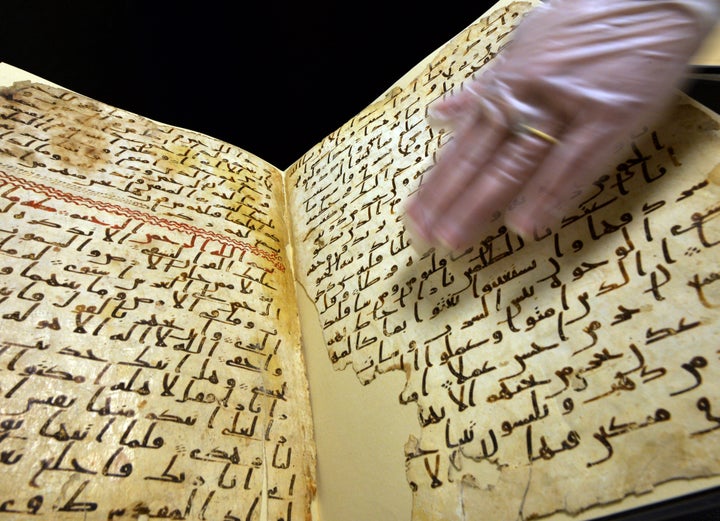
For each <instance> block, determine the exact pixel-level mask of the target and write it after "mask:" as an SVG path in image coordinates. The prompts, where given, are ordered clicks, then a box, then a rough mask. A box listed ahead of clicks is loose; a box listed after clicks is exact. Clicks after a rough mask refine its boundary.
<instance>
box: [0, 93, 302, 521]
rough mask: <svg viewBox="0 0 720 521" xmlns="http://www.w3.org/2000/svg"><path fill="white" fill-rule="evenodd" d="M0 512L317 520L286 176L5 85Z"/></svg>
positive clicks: (92, 108)
mask: <svg viewBox="0 0 720 521" xmlns="http://www.w3.org/2000/svg"><path fill="white" fill-rule="evenodd" d="M1 94H2V99H1V102H2V103H1V106H0V123H1V125H2V148H1V149H0V214H1V215H2V218H1V225H0V262H1V263H2V264H1V265H0V324H1V325H2V335H1V338H0V467H2V476H3V479H2V480H0V518H2V519H5V518H7V519H30V518H32V519H37V518H42V519H52V520H56V519H59V520H70V519H83V520H86V519H102V520H106V519H141V520H142V519H223V520H225V521H230V520H242V521H250V520H259V519H271V520H280V519H283V520H285V521H289V520H290V519H293V520H302V519H308V518H309V512H310V510H309V504H310V501H311V500H312V498H313V494H314V489H315V477H314V468H315V453H314V445H313V433H312V423H311V414H310V408H309V399H308V388H307V382H306V378H305V374H304V361H303V357H302V352H301V348H300V338H299V336H300V332H299V322H298V320H297V311H296V306H295V295H294V285H293V280H292V275H291V269H290V268H291V266H290V263H289V261H288V260H287V258H286V257H285V254H284V252H285V249H284V244H285V242H286V239H287V237H286V236H287V231H286V225H285V222H284V210H283V195H282V176H281V172H280V171H278V170H277V169H276V168H274V167H272V166H271V165H269V164H266V163H265V162H263V161H262V160H260V159H258V158H256V157H254V156H252V155H250V154H247V153H246V152H244V151H242V150H240V149H237V148H235V147H232V146H230V145H228V144H226V143H223V142H220V141H216V140H213V139H211V138H208V137H206V136H202V135H199V134H196V133H193V132H189V131H184V130H182V129H177V128H173V127H169V126H165V125H160V124H157V123H154V122H152V121H149V120H147V119H144V118H142V117H140V116H137V115H135V114H131V113H128V112H124V111H122V110H118V109H114V108H110V107H107V106H105V105H103V104H101V103H97V102H95V101H92V100H89V99H87V98H84V97H82V96H80V95H77V94H74V93H70V92H67V91H65V90H62V89H58V88H54V87H50V86H46V85H42V84H38V83H32V84H31V83H29V82H28V83H24V84H15V86H13V87H9V88H5V89H4V90H3V91H2V93H1Z"/></svg>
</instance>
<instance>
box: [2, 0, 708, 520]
mask: <svg viewBox="0 0 720 521" xmlns="http://www.w3.org/2000/svg"><path fill="white" fill-rule="evenodd" d="M533 5H534V4H533V3H532V2H511V1H503V2H500V3H498V4H497V5H496V6H495V8H494V9H492V10H490V11H488V12H487V13H486V14H485V15H483V16H482V17H481V18H479V19H478V20H477V22H476V23H474V24H473V25H471V26H470V27H468V28H467V29H466V30H464V31H463V32H462V33H460V34H459V35H458V36H457V37H456V38H455V39H453V40H452V41H451V42H449V43H448V44H447V45H446V46H444V47H443V48H442V49H440V50H439V51H438V53H437V54H436V55H433V56H431V57H429V58H428V60H427V61H426V62H424V63H423V64H421V65H420V66H418V67H417V68H415V69H414V70H413V73H412V74H409V75H406V76H405V77H404V78H403V79H402V80H401V81H400V82H398V84H397V85H396V86H395V87H394V88H392V89H390V90H388V92H387V93H386V95H385V96H383V97H382V98H381V99H379V100H377V102H375V103H374V104H372V105H371V106H368V107H367V108H366V109H365V110H363V111H362V112H360V113H359V114H358V115H357V116H356V117H355V118H353V119H352V120H351V121H348V122H347V123H346V124H345V125H343V126H342V127H341V128H339V129H338V130H337V131H336V132H334V133H332V134H331V135H329V136H327V138H325V139H324V140H323V141H322V142H321V143H319V144H318V145H317V146H316V147H314V148H312V149H311V150H309V151H308V152H307V153H306V154H305V155H304V156H303V157H301V158H299V159H298V161H297V162H296V163H294V164H293V165H292V166H291V167H290V168H288V169H287V170H285V171H282V170H280V169H278V168H276V167H274V166H272V165H270V164H268V163H267V162H265V161H263V160H262V159H260V158H258V157H255V156H253V155H252V154H251V153H249V152H247V151H244V150H242V149H240V148H237V147H235V146H232V145H230V144H228V143H224V142H221V141H218V140H215V139H213V138H211V137H208V136H204V135H200V134H197V133H194V132H192V131H188V130H184V129H180V128H174V127H171V126H167V125H164V124H160V123H157V122H154V121H151V120H148V119H146V118H143V117H142V116H139V115H136V114H132V113H129V112H126V111H123V110H121V109H118V108H114V107H110V106H107V105H104V104H103V103H100V102H97V101H94V100H91V99H88V98H85V97H83V96H82V95H80V94H77V93H73V92H69V91H67V90H64V89H62V88H60V87H57V86H53V85H51V84H49V83H47V82H43V81H41V80H37V79H36V80H34V81H23V82H13V80H14V79H17V77H19V76H22V71H18V70H17V69H13V68H12V67H9V66H6V65H3V66H2V68H1V69H0V72H1V73H2V80H3V83H4V84H5V85H7V87H6V88H5V89H4V90H3V91H2V98H1V99H0V471H1V472H0V521H2V520H4V519H12V520H29V519H48V520H95V519H97V520H123V519H139V520H150V519H185V520H223V521H236V520H237V521H253V520H259V519H269V520H272V521H276V520H277V521H280V520H283V521H291V520H296V521H298V520H311V519H313V520H315V521H317V520H323V521H338V520H343V521H347V520H361V519H371V518H372V519H378V518H379V517H378V516H379V514H376V513H375V514H372V516H373V517H371V514H367V513H366V512H364V511H363V507H362V506H360V507H358V508H355V507H352V508H349V507H348V505H362V504H363V503H368V504H371V503H373V501H374V498H372V497H369V496H364V495H363V493H362V491H363V490H364V489H362V485H361V482H362V480H363V477H362V476H363V471H362V470H361V469H358V468H357V467H355V466H354V465H352V466H351V465H350V464H349V459H350V458H351V453H352V452H353V450H356V449H357V447H362V454H361V457H360V458H356V459H362V460H366V461H367V463H368V465H369V466H370V467H371V469H372V470H371V471H368V472H371V473H373V474H374V475H382V474H384V473H385V472H386V471H385V469H384V468H383V465H384V464H385V463H387V464H388V465H390V463H388V461H387V460H386V459H385V458H382V457H381V458H374V457H373V447H374V446H375V445H376V444H377V445H382V439H383V437H384V436H385V434H386V433H388V434H389V433H390V432H391V431H393V429H395V430H399V431H400V436H399V437H400V438H402V439H403V443H404V446H403V445H399V444H398V446H397V447H395V449H396V456H397V461H399V462H400V466H401V467H402V469H401V470H402V472H404V474H405V477H404V479H402V474H398V476H400V477H401V478H400V479H398V480H397V481H398V483H397V484H396V486H397V487H398V489H399V490H402V491H404V492H401V493H400V494H398V502H399V503H402V502H403V501H404V500H405V499H404V497H405V496H403V494H406V497H407V498H410V499H411V502H412V506H411V507H410V506H409V503H408V507H407V508H405V506H404V505H405V504H404V503H403V506H401V507H398V508H399V510H393V508H395V507H393V506H392V505H388V506H387V507H386V510H384V512H385V513H386V515H385V519H390V518H396V519H407V520H412V521H430V520H441V519H442V520H461V519H480V518H483V519H492V520H495V521H505V520H507V521H510V520H519V519H533V518H544V517H548V516H549V517H567V516H570V517H572V518H583V519H587V518H592V517H596V516H598V515H600V514H601V513H603V512H605V510H603V508H602V507H603V506H607V505H609V506H610V507H611V508H613V509H615V510H622V509H626V508H629V506H632V505H635V504H638V502H639V503H642V502H648V501H657V500H658V499H659V498H661V497H668V496H672V495H676V494H680V493H684V492H688V491H692V490H700V489H704V488H708V487H713V486H717V484H718V475H720V451H718V446H720V384H719V383H718V382H720V347H719V344H718V341H717V338H718V336H719V334H720V324H719V323H718V319H719V318H720V262H719V261H720V219H718V216H720V186H719V183H720V166H719V165H720V118H718V116H717V115H716V114H713V113H711V112H710V111H708V110H707V109H705V108H704V107H702V106H700V105H698V104H696V103H694V102H693V101H692V100H690V99H688V98H685V97H682V98H678V102H677V106H676V108H675V111H674V113H673V115H672V117H670V118H669V119H668V120H667V123H664V124H662V125H659V126H658V127H657V128H643V129H637V131H635V132H633V134H632V136H631V137H629V138H628V139H627V140H624V141H623V142H622V143H620V145H619V146H621V147H622V149H621V154H622V157H623V158H624V159H623V160H622V161H621V162H619V163H618V164H616V165H612V167H611V168H608V169H607V171H606V173H605V174H604V175H603V176H602V177H601V178H599V179H598V181H597V183H596V184H595V185H594V186H593V188H592V189H591V190H590V191H589V192H587V193H583V194H578V196H577V198H576V205H575V206H574V210H573V211H572V212H570V213H568V215H566V216H565V217H564V219H563V221H562V224H561V225H560V226H558V228H557V229H552V230H551V229H538V230H536V233H535V235H534V237H532V238H528V239H522V238H520V237H518V236H516V235H514V234H512V233H510V232H509V231H508V230H506V229H505V228H504V227H503V226H502V222H501V221H498V225H497V229H496V230H495V232H494V233H492V234H490V235H488V236H487V237H486V238H485V239H484V240H483V241H482V242H481V243H479V244H477V245H476V246H475V247H473V248H470V249H468V250H467V251H465V252H462V253H457V254H453V255H450V254H442V253H440V252H437V251H435V250H429V251H418V250H416V249H415V248H413V245H412V239H411V238H410V237H408V235H407V232H406V230H405V229H404V228H403V225H402V212H403V203H404V201H405V200H406V199H407V198H408V197H410V196H411V194H412V193H413V192H414V191H415V190H417V188H418V186H419V185H420V184H421V183H422V180H423V176H424V175H425V173H426V172H427V171H428V169H429V167H430V166H431V165H432V164H433V161H434V158H435V155H436V153H437V152H438V151H439V150H440V149H441V147H442V145H443V143H445V142H446V141H447V140H448V139H450V138H451V136H450V135H447V134H442V133H437V132H435V131H433V130H431V129H430V128H429V127H428V125H427V123H426V119H425V110H426V107H427V105H428V104H429V103H430V102H431V101H432V100H434V99H436V98H437V97H438V96H440V95H442V94H443V93H445V92H448V91H450V90H452V89H458V88H462V84H463V82H465V81H467V80H468V79H469V78H471V77H472V76H473V75H476V74H482V71H483V67H484V66H485V65H486V64H487V63H489V62H491V61H492V59H493V57H494V56H495V55H496V54H497V53H498V52H500V51H501V49H502V47H503V46H504V45H506V44H507V43H508V42H509V41H510V39H511V33H512V29H513V27H515V26H516V24H517V23H518V22H519V21H520V20H521V19H522V16H523V14H525V13H526V12H527V11H528V10H530V9H532V7H533ZM239 123H240V124H241V122H239ZM296 285H297V288H299V290H298V291H296ZM302 300H309V301H310V304H311V306H310V308H311V309H310V310H309V311H308V308H307V307H306V306H300V305H299V302H300V301H302ZM300 318H302V324H303V326H302V327H301V321H300ZM312 326H314V327H315V331H311V328H312ZM301 331H302V335H301ZM310 360H313V362H312V363H308V364H307V365H306V361H308V362H309V361H310ZM331 367H332V369H333V370H335V371H340V370H344V371H343V373H344V374H352V380H353V383H354V384H355V385H356V387H357V389H355V390H356V391H358V390H359V391H358V395H359V396H360V400H361V407H362V408H363V409H366V410H374V411H375V412H376V414H377V416H378V417H380V418H381V419H382V420H381V421H384V422H385V423H384V428H383V429H385V430H383V429H375V428H372V427H368V428H367V429H366V430H365V431H362V430H353V432H352V433H350V432H349V431H348V430H343V428H342V425H340V424H338V425H337V426H334V425H333V422H332V419H330V421H328V420H327V418H325V419H324V420H323V421H322V422H318V421H317V419H318V417H319V415H321V414H323V411H327V410H332V408H335V409H336V410H341V411H345V412H348V408H349V407H350V403H349V398H348V396H347V395H346V394H345V392H344V391H343V390H342V389H340V388H335V387H333V385H332V382H334V381H335V380H333V376H332V374H338V373H335V372H334V371H332V370H331V371H330V373H332V374H331V375H330V376H328V371H327V369H329V368H331ZM386 382H390V385H387V383H386ZM360 383H362V384H367V385H366V386H362V385H360ZM383 385H385V386H386V390H383V393H384V394H386V395H387V396H389V397H390V401H391V402H393V404H392V406H391V407H392V408H389V409H388V412H387V413H385V412H384V410H382V409H381V407H383V401H382V400H380V399H378V400H376V399H374V398H373V399H370V398H369V397H370V396H377V395H376V394H375V395H371V392H373V389H377V388H382V387H381V386H383ZM363 397H365V398H366V399H365V400H364V401H362V400H363ZM328 403H332V405H327V404H328ZM396 410H402V411H404V414H396ZM351 414H352V413H351ZM403 418H404V419H403ZM407 418H410V421H408V420H407ZM313 420H315V421H313ZM340 421H341V420H340V419H338V422H340ZM393 426H394V427H393ZM341 432H342V439H340V440H335V441H336V443H335V446H340V447H343V448H342V449H341V451H340V452H339V453H338V454H335V455H332V454H329V455H328V456H324V454H323V444H321V443H318V444H317V445H316V439H318V440H319V439H320V438H321V437H322V438H323V439H329V438H332V437H333V436H334V435H337V436H340V433H341ZM316 446H317V450H316ZM317 462H320V468H321V469H322V468H323V467H325V468H330V467H333V468H334V469H335V470H329V471H327V472H328V473H329V474H328V475H331V476H333V478H331V479H340V478H339V477H338V476H344V479H345V480H346V481H347V483H348V485H347V487H346V489H345V490H346V491H347V495H346V496H345V497H338V496H337V494H333V493H328V494H327V495H325V496H324V495H323V492H324V491H326V490H330V488H328V487H330V486H331V485H333V484H332V483H330V480H328V481H327V482H326V483H327V484H324V483H323V478H322V472H321V473H320V479H319V480H318V477H317V473H316V463H317ZM388 472H390V471H388ZM356 480H357V481H356ZM668 483H669V484H671V486H670V487H669V486H668ZM318 484H319V485H320V486H319V488H318ZM673 487H675V488H673ZM353 490H355V491H356V494H355V495H354V496H353V497H350V496H351V495H352V491H353ZM658 491H660V493H659V494H658ZM638 498H639V499H638ZM398 511H400V512H401V514H399V515H397V516H396V517H393V516H395V514H387V513H388V512H398Z"/></svg>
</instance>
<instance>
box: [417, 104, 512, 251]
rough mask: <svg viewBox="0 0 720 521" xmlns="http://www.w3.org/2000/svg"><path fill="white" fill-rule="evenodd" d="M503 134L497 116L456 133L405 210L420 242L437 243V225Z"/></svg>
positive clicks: (486, 159)
mask: <svg viewBox="0 0 720 521" xmlns="http://www.w3.org/2000/svg"><path fill="white" fill-rule="evenodd" d="M507 133H508V129H507V124H506V122H505V120H504V118H503V117H501V116H500V115H498V114H492V115H490V116H487V117H481V118H479V119H476V121H475V122H473V123H470V124H467V125H466V126H465V127H463V128H462V129H460V130H458V131H457V132H456V135H455V137H454V138H453V140H452V141H450V142H448V143H447V144H446V145H445V146H444V147H443V149H442V151H441V152H440V154H439V156H438V159H437V161H436V163H435V165H434V166H433V167H432V168H431V169H430V171H428V172H426V173H425V175H424V176H423V183H422V185H420V188H419V189H418V191H417V192H416V193H415V194H414V195H413V197H412V198H411V199H410V202H409V204H408V206H407V207H406V213H405V216H406V224H407V226H408V228H409V229H410V231H411V232H412V233H414V234H415V235H416V236H418V238H419V239H420V240H422V241H424V242H427V243H437V236H436V234H435V231H436V223H437V221H438V220H439V219H441V217H442V215H443V213H445V212H446V211H447V210H448V209H449V208H450V207H452V206H453V205H454V204H455V201H456V200H457V199H458V198H459V197H460V196H461V195H462V193H463V192H465V191H466V190H467V187H468V186H469V185H471V184H472V183H473V181H474V178H475V176H476V175H477V172H478V171H479V170H480V168H481V167H482V166H483V165H484V164H485V163H487V162H488V161H489V159H490V158H491V157H492V154H493V152H494V151H495V149H496V148H497V146H498V144H499V143H500V142H502V141H503V140H504V139H505V136H506V135H507Z"/></svg>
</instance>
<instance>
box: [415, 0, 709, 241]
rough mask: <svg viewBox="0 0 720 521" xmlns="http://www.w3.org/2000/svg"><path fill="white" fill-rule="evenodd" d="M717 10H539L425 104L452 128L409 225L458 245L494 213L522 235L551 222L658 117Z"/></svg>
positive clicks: (483, 228)
mask: <svg viewBox="0 0 720 521" xmlns="http://www.w3.org/2000/svg"><path fill="white" fill-rule="evenodd" d="M719 14H720V1H719V0H690V1H664V0H551V1H550V2H548V3H546V4H543V5H541V6H538V7H536V8H535V9H534V10H533V12H531V13H530V14H529V15H528V16H527V17H526V18H525V20H524V21H523V22H521V24H520V26H519V27H518V28H517V29H516V31H515V36H514V39H513V41H512V42H511V43H510V44H509V45H508V46H507V47H506V48H505V49H504V50H503V51H502V52H501V53H500V54H499V55H498V56H497V57H496V59H495V61H494V62H493V63H492V64H491V66H490V67H489V68H488V69H487V70H486V71H484V72H483V73H482V74H481V75H479V77H478V78H476V79H473V80H471V82H470V83H469V84H468V85H466V86H465V88H464V89H463V90H462V91H460V92H458V93H457V94H453V95H449V96H448V97H446V98H445V99H443V100H442V101H438V102H436V103H434V104H433V105H432V106H431V107H430V110H429V111H428V112H429V114H430V116H431V118H432V119H434V120H436V121H435V122H434V123H435V124H434V126H438V125H439V126H442V127H444V128H451V129H452V130H453V131H454V134H453V136H452V139H451V140H449V141H448V142H447V143H446V144H445V145H444V146H443V148H442V150H441V151H440V154H439V159H438V161H437V163H436V165H435V166H433V168H432V169H431V170H430V171H429V172H428V173H427V174H426V177H425V179H424V180H423V184H422V186H421V187H420V189H419V190H418V192H417V193H416V194H414V196H413V197H412V198H411V199H410V200H409V202H408V206H407V208H406V211H407V215H406V217H407V220H406V222H407V224H408V228H409V229H410V230H411V232H414V234H415V236H416V237H417V236H419V238H420V239H422V240H424V241H425V242H427V243H428V244H430V245H439V246H442V247H444V248H446V249H450V250H458V249H461V248H465V247H467V246H469V245H472V244H473V243H476V242H477V241H478V240H480V239H482V238H484V237H485V236H486V235H487V233H488V232H489V231H493V232H496V231H497V228H498V227H499V226H500V225H502V224H503V222H502V221H501V220H498V219H497V217H498V215H500V213H502V214H503V216H504V224H506V225H507V226H508V227H509V228H510V229H513V230H515V231H516V232H517V233H519V234H521V235H525V236H529V235H530V234H532V232H533V230H534V229H536V228H537V229H542V230H543V231H544V228H543V227H545V226H553V225H554V224H557V222H558V221H559V220H560V218H561V217H562V212H563V210H566V209H567V201H568V199H569V198H570V196H571V194H573V193H575V194H577V192H578V190H582V189H584V188H586V187H588V186H590V184H591V183H592V181H593V180H594V179H595V178H596V177H597V176H598V175H599V174H600V172H599V171H598V168H597V165H603V164H604V162H607V160H608V157H609V156H610V155H611V153H612V150H613V148H614V147H615V146H616V145H617V144H618V142H620V141H622V140H624V139H626V138H627V137H628V136H629V135H630V132H632V131H635V130H637V129H639V128H642V125H647V124H651V123H652V122H654V121H655V120H657V119H658V118H659V117H660V116H662V114H663V112H664V109H665V108H667V106H668V104H669V102H670V100H671V99H672V95H673V93H674V92H675V89H676V88H677V87H678V85H679V84H680V83H681V81H682V79H683V78H684V76H685V71H686V67H687V64H688V60H689V59H690V58H691V57H692V55H693V54H694V53H695V52H696V51H697V49H698V48H699V46H700V44H701V43H702V41H703V39H704V38H705V36H706V35H707V33H708V32H709V31H710V30H711V29H712V27H713V25H714V23H715V22H716V21H717V19H718V16H719ZM522 124H526V125H529V126H531V127H534V128H535V129H538V130H539V131H540V132H539V133H538V132H533V131H531V130H528V129H527V128H526V127H523V126H522ZM549 136H552V137H553V138H555V139H554V140H553V139H552V138H550V137H549ZM491 228H492V230H491Z"/></svg>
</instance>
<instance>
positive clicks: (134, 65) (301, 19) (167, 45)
mask: <svg viewBox="0 0 720 521" xmlns="http://www.w3.org/2000/svg"><path fill="white" fill-rule="evenodd" d="M494 3H495V2H489V1H480V0H476V1H470V2H464V1H462V0H454V1H452V2H438V1H437V0H435V1H432V0H431V2H430V3H426V2H423V3H422V4H421V3H420V2H410V1H391V0H384V1H383V0H372V1H358V2H354V3H350V2H329V1H322V2H307V3H305V2H290V1H271V0H266V1H259V2H252V3H248V2H243V1H235V2H232V1H220V0H200V1H197V2H194V3H187V2H178V1H175V2H172V1H159V0H155V1H152V0H143V1H141V0H117V1H114V2H110V1H106V0H95V1H92V2H91V1H87V0H83V1H61V0H45V1H41V0H14V1H13V0H2V6H0V61H4V62H7V63H9V64H11V65H14V66H16V67H20V68H21V69H25V70H27V71H28V72H32V73H34V74H36V75H38V76H41V77H43V78H45V79H47V80H49V81H52V82H55V83H57V84H60V85H61V86H63V87H66V88H69V89H71V90H74V91H77V92H79V93H81V94H84V95H86V96H89V97H91V98H94V99H96V100H98V101H102V102H105V103H108V104H110V105H113V106H116V107H119V108H122V109H125V110H129V111H131V112H135V113H138V114H141V115H143V116H147V117H150V118H153V119H155V120H158V121H161V122H163V123H168V124H171V125H176V126H180V127H184V128H187V129H190V130H194V131H198V132H202V133H205V134H209V135H211V136H213V137H215V138H218V139H222V140H224V141H227V142H229V143H232V144H234V145H237V146H239V147H242V148H244V149H245V150H247V151H249V152H251V153H253V154H256V155H258V156H260V157H261V158H263V159H265V160H267V161H269V162H271V163H272V164H274V165H275V166H277V167H279V168H283V169H284V168H286V167H288V166H289V165H290V164H291V163H292V162H293V161H295V160H296V159H298V158H299V157H300V156H301V155H302V154H303V153H304V152H305V151H306V150H308V149H309V148H310V147H312V146H313V145H314V144H316V143H317V142H319V141H320V140H322V139H323V138H324V137H325V136H326V135H327V134H329V133H331V132H333V131H334V130H335V129H336V128H337V127H339V126H340V125H342V124H343V123H344V122H345V121H347V120H348V119H350V118H351V117H353V116H354V115H355V114H356V113H357V112H359V111H360V110H362V109H363V108H364V107H365V106H366V105H368V104H369V103H371V102H372V101H373V100H374V99H375V98H377V97H378V96H379V95H380V94H382V93H383V92H384V91H385V90H386V89H387V88H388V87H390V86H391V85H392V84H393V83H394V82H395V81H396V80H397V79H399V78H400V76H402V75H403V74H404V73H405V72H406V71H408V70H409V69H410V68H412V67H413V66H414V65H415V64H416V63H417V62H419V61H420V60H422V59H423V58H424V57H425V56H427V55H429V54H430V53H432V52H433V51H434V50H435V49H437V48H438V47H439V46H440V45H442V44H443V43H444V42H446V41H447V40H449V39H450V38H451V37H452V36H454V35H455V34H456V33H458V32H460V31H461V30H462V29H463V28H465V27H466V26H467V25H469V24H470V23H472V22H473V20H475V19H476V18H478V17H479V16H481V15H482V14H483V13H484V12H485V11H486V10H487V9H488V8H490V7H491V6H492V5H493V4H494ZM421 5H422V7H421ZM716 85H717V84H715V85H714V86H713V87H711V88H708V86H707V85H698V86H696V89H695V93H696V94H697V97H699V98H700V99H701V100H702V101H704V102H705V103H706V104H709V105H711V106H712V103H713V100H714V102H715V106H713V108H714V109H715V110H720V107H717V98H718V91H717V86H716ZM718 501H719V500H718V493H717V491H715V492H713V493H711V494H707V493H704V494H699V495H697V496H695V497H694V498H692V499H691V500H690V501H689V502H688V501H685V502H671V503H670V504H668V505H665V506H663V507H662V508H660V509H658V508H651V509H644V510H642V511H640V512H635V513H634V514H635V515H631V516H630V518H631V519H632V520H638V521H639V520H645V519H647V520H650V519H652V520H654V521H659V520H661V519H675V520H691V519H692V520H694V521H700V520H702V521H720V510H718V507H717V505H718ZM621 518H622V517H621V516H611V517H610V518H608V519H612V520H613V521H614V520H616V519H617V520H620V519H621Z"/></svg>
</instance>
